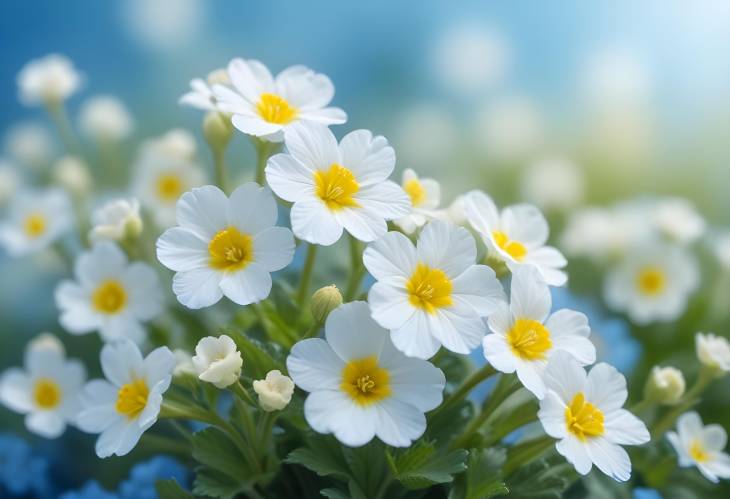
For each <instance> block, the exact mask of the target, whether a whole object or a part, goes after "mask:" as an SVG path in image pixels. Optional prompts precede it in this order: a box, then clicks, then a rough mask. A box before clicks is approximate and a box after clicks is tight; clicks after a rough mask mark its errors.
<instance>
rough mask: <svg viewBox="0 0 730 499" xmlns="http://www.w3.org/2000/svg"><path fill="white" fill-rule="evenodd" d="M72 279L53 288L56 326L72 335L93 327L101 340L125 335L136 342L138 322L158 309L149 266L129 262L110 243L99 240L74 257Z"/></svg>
mask: <svg viewBox="0 0 730 499" xmlns="http://www.w3.org/2000/svg"><path fill="white" fill-rule="evenodd" d="M74 275H75V277H76V281H71V280H66V281H62V282H61V283H60V284H59V285H58V287H57V288H56V294H55V296H56V305H57V306H58V308H59V309H60V311H61V317H60V319H59V321H60V323H61V325H62V326H63V327H64V329H66V330H67V331H68V332H70V333H72V334H86V333H91V332H94V331H98V332H99V334H100V335H101V337H102V339H103V340H104V341H111V340H116V339H119V338H129V339H131V340H132V341H134V342H136V343H139V342H141V341H142V340H144V339H145V337H146V333H145V329H144V327H142V323H143V322H146V321H149V320H152V319H154V318H155V317H156V316H157V315H159V314H160V312H161V311H162V301H163V295H162V289H161V288H160V282H159V279H158V277H157V273H156V272H155V270H154V269H153V268H152V267H151V266H149V265H148V264H146V263H142V262H132V263H129V261H128V260H127V256H126V255H125V254H124V252H123V251H122V250H121V249H119V247H118V246H117V245H116V244H114V243H112V242H110V241H100V242H98V243H96V244H94V246H93V247H92V248H91V249H90V250H89V251H85V252H83V253H82V254H81V255H79V257H78V258H77V259H76V263H75V265H74Z"/></svg>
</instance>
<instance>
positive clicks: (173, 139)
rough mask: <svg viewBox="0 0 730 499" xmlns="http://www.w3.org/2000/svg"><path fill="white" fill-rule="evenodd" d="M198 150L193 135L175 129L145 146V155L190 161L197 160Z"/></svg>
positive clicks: (180, 129) (146, 143)
mask: <svg viewBox="0 0 730 499" xmlns="http://www.w3.org/2000/svg"><path fill="white" fill-rule="evenodd" d="M197 149H198V145H197V143H196V142H195V137H194V136H193V134H192V133H190V132H189V131H187V130H184V129H182V128H173V129H172V130H169V131H168V132H166V133H164V134H163V135H160V136H159V137H156V138H154V139H152V140H149V141H147V142H145V144H144V145H143V153H148V154H151V155H159V156H163V157H169V158H175V159H181V160H188V161H192V160H193V159H195V154H196V152H197Z"/></svg>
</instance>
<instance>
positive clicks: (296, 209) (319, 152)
mask: <svg viewBox="0 0 730 499" xmlns="http://www.w3.org/2000/svg"><path fill="white" fill-rule="evenodd" d="M285 143H286V148H287V150H288V154H276V155H274V156H272V157H271V158H270V159H269V161H268V164H267V165H266V180H267V181H268V183H269V185H270V186H271V189H272V190H273V191H274V193H276V195H277V196H279V197H280V198H282V199H285V200H287V201H290V202H293V203H294V206H292V209H291V223H292V229H293V230H294V234H295V235H296V236H297V237H298V238H299V239H303V240H305V241H307V242H309V243H311V244H321V245H323V246H329V245H331V244H334V243H335V242H337V240H339V239H340V237H341V236H342V230H343V229H344V230H347V232H349V233H350V235H352V236H353V237H355V238H356V239H359V240H361V241H365V242H370V241H374V240H376V239H377V238H379V237H380V236H382V235H383V234H385V233H386V232H387V230H388V226H387V224H386V220H393V219H397V218H400V217H403V216H405V215H407V214H408V213H410V211H411V202H410V199H409V198H408V195H407V194H406V193H405V192H404V191H403V189H401V188H400V187H399V186H398V185H397V184H396V183H395V182H392V181H390V180H388V177H390V174H391V173H392V172H393V168H394V167H395V151H393V148H392V147H390V146H389V145H388V141H387V140H386V139H385V137H382V136H375V137H373V135H372V133H370V132H369V131H367V130H356V131H354V132H350V133H348V134H347V135H345V136H344V137H343V138H342V140H341V141H340V143H339V144H338V143H337V140H336V139H335V136H334V135H333V134H332V132H331V131H330V130H329V129H328V128H327V127H324V126H315V125H311V126H308V127H305V126H302V125H298V126H293V127H291V128H288V129H287V130H286V133H285Z"/></svg>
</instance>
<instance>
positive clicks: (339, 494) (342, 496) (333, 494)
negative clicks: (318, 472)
mask: <svg viewBox="0 0 730 499" xmlns="http://www.w3.org/2000/svg"><path fill="white" fill-rule="evenodd" d="M319 493H320V494H322V495H323V496H324V497H327V498H328V499H350V496H349V495H347V492H345V491H343V490H340V489H335V488H329V489H322V490H320V491H319Z"/></svg>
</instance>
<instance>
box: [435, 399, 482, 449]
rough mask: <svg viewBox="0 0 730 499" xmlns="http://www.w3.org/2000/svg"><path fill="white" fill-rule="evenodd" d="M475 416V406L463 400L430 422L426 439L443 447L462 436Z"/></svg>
mask: <svg viewBox="0 0 730 499" xmlns="http://www.w3.org/2000/svg"><path fill="white" fill-rule="evenodd" d="M473 415H474V405H473V404H472V403H471V402H469V401H468V400H463V401H461V402H459V403H457V404H454V405H453V406H452V407H449V408H447V409H446V410H443V411H440V412H439V413H438V414H436V415H435V416H431V417H430V418H429V420H428V426H427V428H426V433H425V435H424V437H425V438H426V439H428V440H429V441H432V442H434V443H435V444H436V445H442V444H445V443H447V442H449V441H450V440H452V439H453V438H454V437H455V436H457V435H460V434H461V432H462V431H463V430H464V428H466V426H467V424H468V422H469V420H470V419H471V418H472V416H473Z"/></svg>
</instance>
